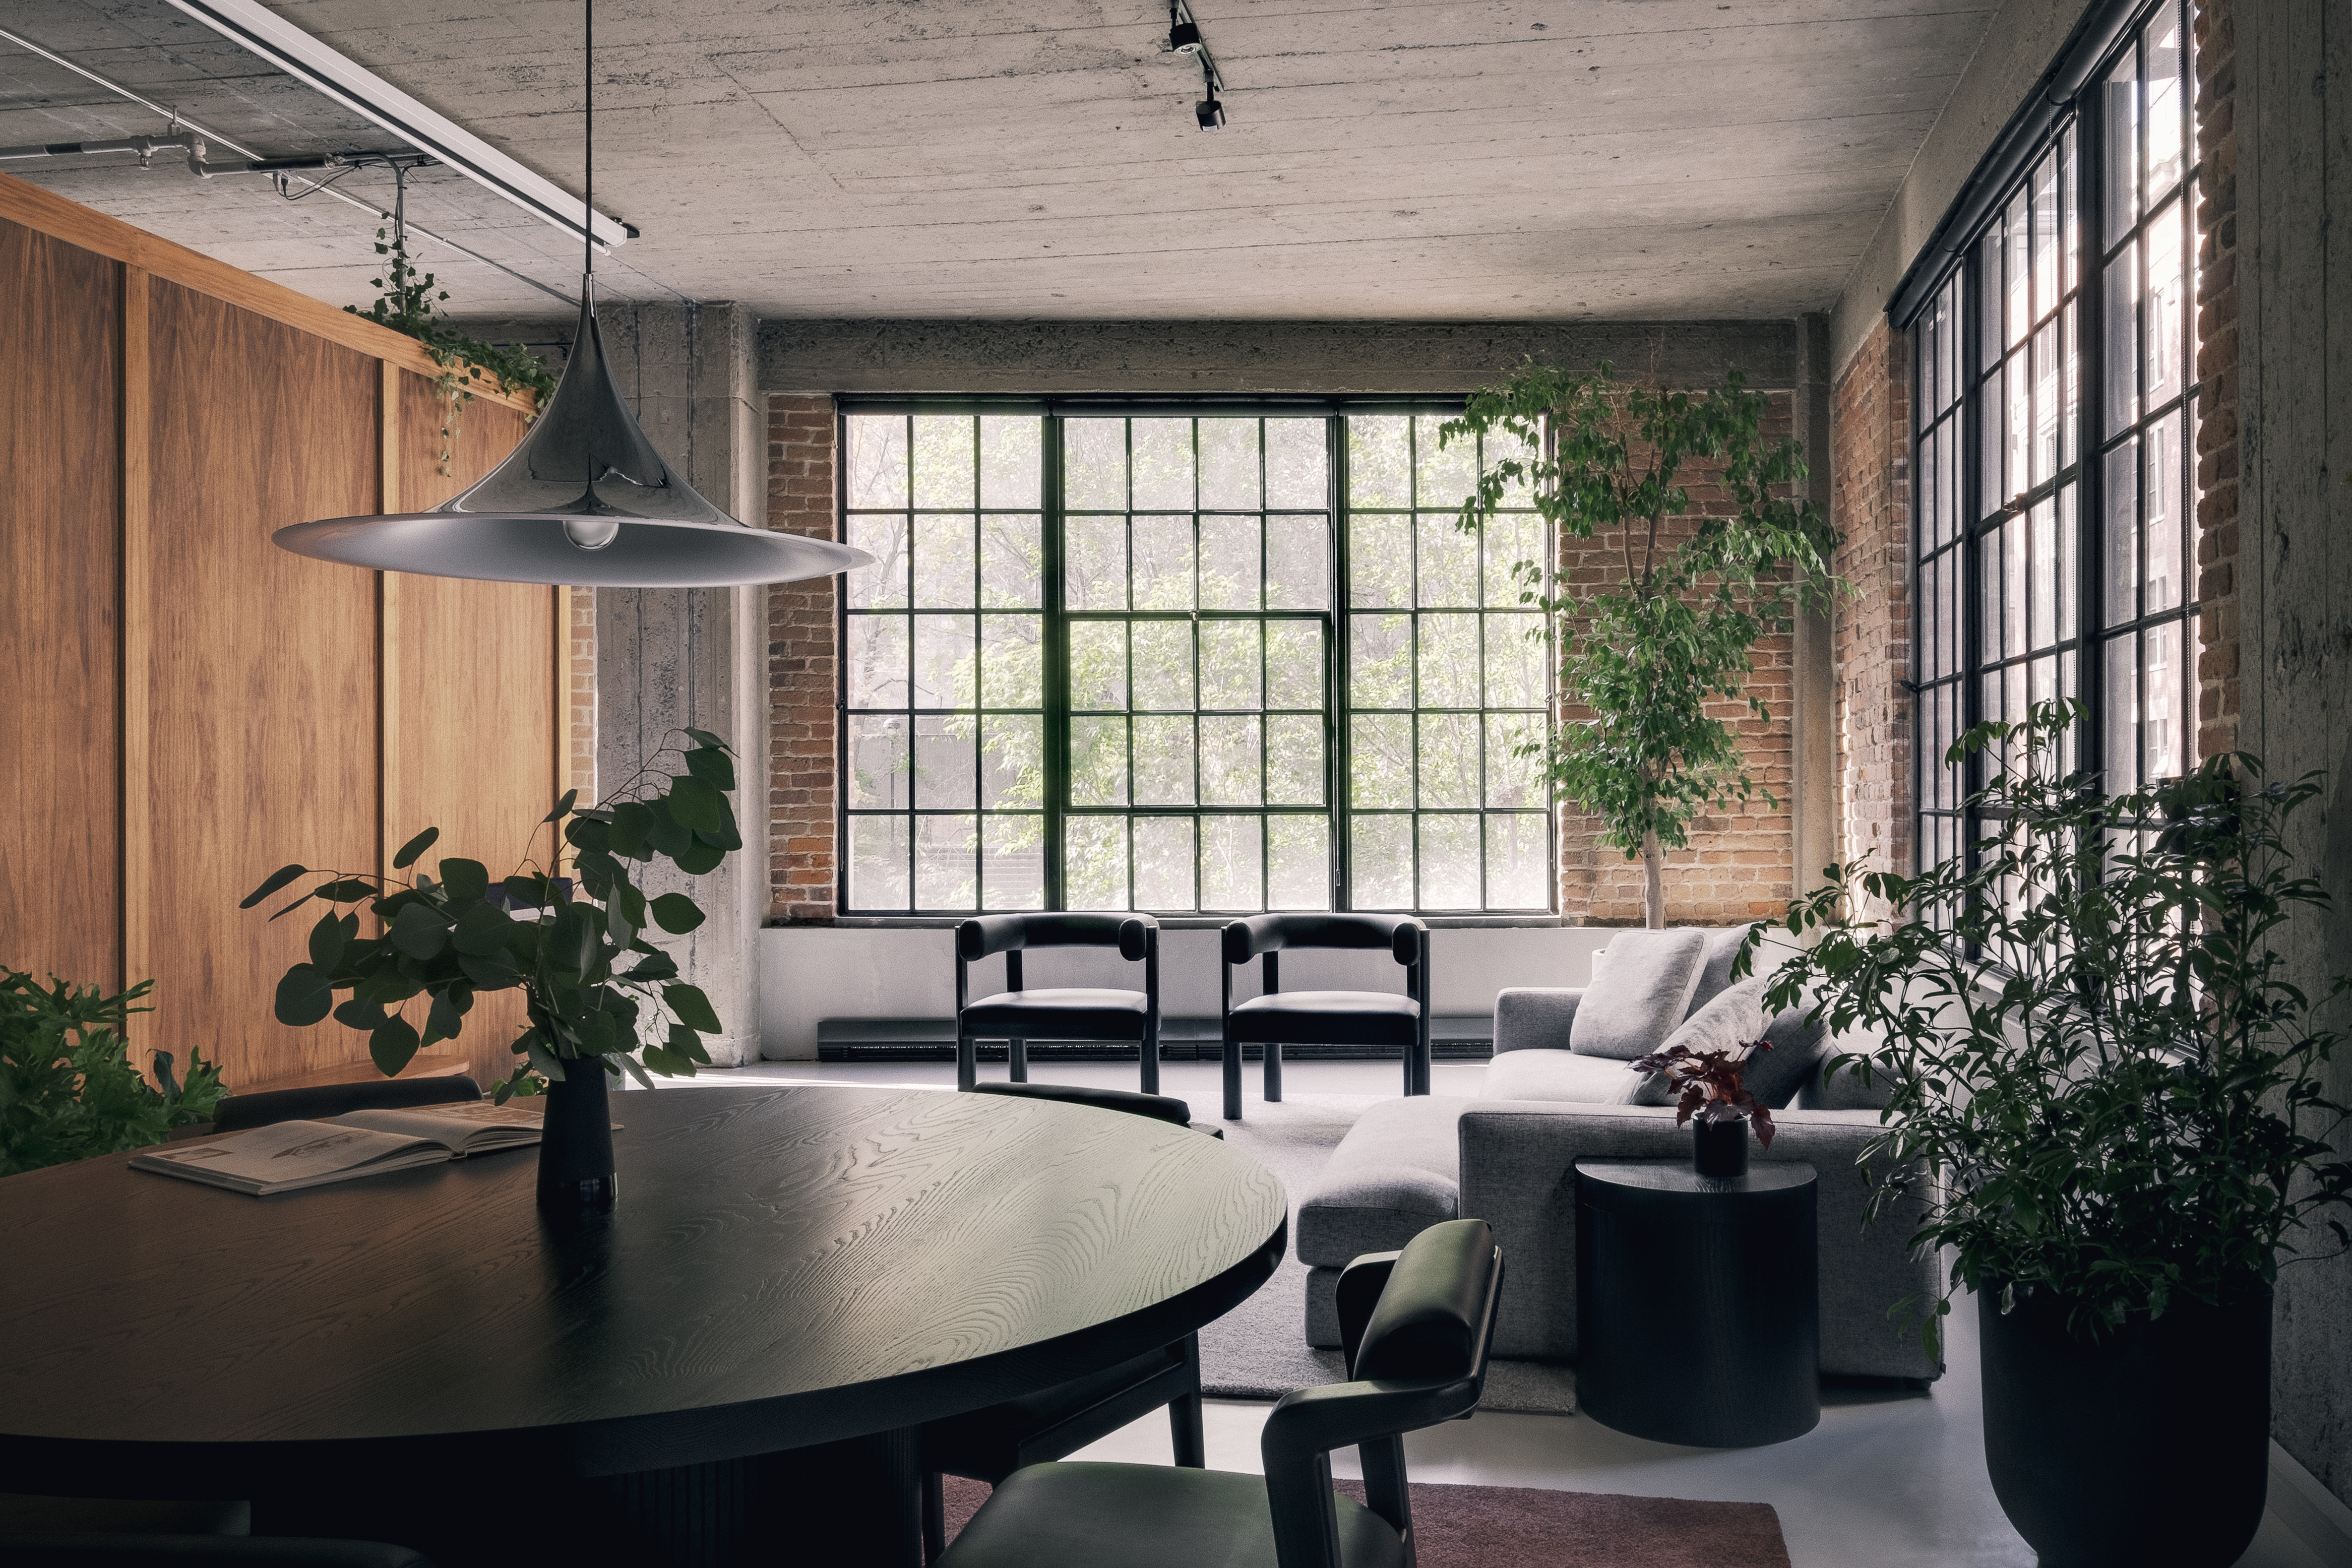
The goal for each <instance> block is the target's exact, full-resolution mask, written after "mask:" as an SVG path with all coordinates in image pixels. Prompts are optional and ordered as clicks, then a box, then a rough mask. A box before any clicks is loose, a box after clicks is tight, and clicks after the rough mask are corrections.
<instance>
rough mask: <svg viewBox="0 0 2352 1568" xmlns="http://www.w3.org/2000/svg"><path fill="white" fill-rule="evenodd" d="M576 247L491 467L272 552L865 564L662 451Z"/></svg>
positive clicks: (283, 532) (663, 577)
mask: <svg viewBox="0 0 2352 1568" xmlns="http://www.w3.org/2000/svg"><path fill="white" fill-rule="evenodd" d="M584 8H585V9H586V10H587V11H588V13H589V16H588V25H587V33H586V41H585V45H584V49H583V52H584V54H585V57H586V59H587V60H588V62H589V64H590V70H589V71H588V72H587V73H586V74H587V75H588V77H589V81H588V83H587V84H586V86H587V92H588V95H589V98H588V107H587V120H586V132H585V134H586V140H587V143H588V160H587V163H588V175H587V182H586V183H587V193H586V196H585V198H584V201H583V208H584V209H585V210H587V211H592V212H593V204H594V201H595V195H596V169H595V104H594V90H595V89H594V86H593V61H594V58H595V17H594V0H584ZM586 226H587V223H586V220H585V219H584V218H583V228H585V227H586ZM586 250H587V260H586V263H585V265H584V267H583V272H582V277H581V298H580V327H579V331H578V333H577V334H576V335H575V336H574V338H573V339H572V359H571V361H570V362H569V363H568V364H566V365H565V366H564V369H563V377H562V380H561V381H560V382H557V383H556V388H555V395H554V396H552V397H551V398H550V399H549V400H548V402H547V406H546V408H545V409H543V410H542V411H541V413H540V416H539V419H538V421H537V423H534V424H533V425H532V426H531V428H530V434H528V435H526V436H524V437H523V441H522V444H521V445H520V446H518V447H516V448H515V450H514V452H513V454H512V455H510V456H509V457H508V458H507V460H506V461H505V462H503V463H501V464H499V465H498V467H497V468H496V469H494V470H492V471H491V473H490V474H489V475H488V477H486V478H484V479H482V480H481V481H480V482H478V484H476V485H475V486H473V487H472V488H471V489H468V490H467V491H466V492H465V493H464V494H463V495H460V496H457V497H455V498H453V499H451V500H448V501H445V502H443V503H442V504H441V505H440V506H438V507H434V508H433V509H432V510H431V511H429V512H404V513H396V514H394V515H391V516H385V517H326V518H321V519H320V520H319V521H317V522H310V523H296V524H294V525H293V526H292V527H290V528H280V529H278V531H277V533H276V534H274V535H273V536H271V537H272V538H273V539H274V540H275V541H276V542H277V544H278V547H279V548H280V549H289V550H292V551H293V552H294V553H295V554H297V555H306V556H310V557H313V558H315V559H320V560H332V561H341V562H343V563H344V564H346V565H349V566H363V567H370V568H373V569H374V570H381V571H407V572H415V573H418V574H420V575H422V576H426V577H467V578H479V579H485V580H490V581H494V582H545V583H568V584H574V585H578V586H583V587H600V588H728V587H733V586H735V585H737V584H741V583H754V582H789V581H792V580H795V579H799V578H810V577H827V576H830V575H832V574H833V573H835V572H837V571H845V570H851V569H853V568H856V567H861V566H869V565H871V564H873V559H874V558H873V557H871V556H869V555H867V554H866V552H865V551H863V550H856V549H849V548H848V547H846V546H845V545H837V544H833V543H830V542H828V541H826V540H824V539H812V538H802V537H801V536H799V535H797V534H778V533H770V532H769V531H768V530H766V529H765V528H752V527H751V526H750V525H749V524H746V523H740V522H738V521H736V520H735V519H734V518H733V517H729V516H728V515H727V514H726V513H724V512H722V511H720V510H719V508H718V507H714V506H712V505H711V504H710V503H709V501H707V500H705V499H704V498H703V497H701V496H700V495H699V494H698V493H697V492H696V490H695V488H694V486H691V485H689V484H688V483H687V482H686V479H685V477H684V476H681V475H680V474H679V473H678V472H677V470H676V469H674V468H672V467H671V466H670V465H668V464H667V463H666V462H664V461H663V460H662V455H661V454H660V453H658V452H656V451H655V450H654V444H653V443H652V442H650V441H648V440H646V434H645V432H644V431H643V430H641V429H639V428H638V425H637V422H636V419H635V416H633V415H632V414H631V413H629V408H628V404H627V403H625V402H623V401H622V399H621V389H620V388H619V387H618V386H616V385H615V384H614V381H613V372H612V369H611V367H610V366H609V365H608V364H607V363H606V362H605V359H604V339H603V337H602V336H601V335H600V334H599V333H598V331H597V329H596V303H595V272H596V249H595V241H594V240H593V237H592V238H590V239H589V240H588V242H587V246H586Z"/></svg>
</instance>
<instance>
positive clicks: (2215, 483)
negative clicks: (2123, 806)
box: [2195, 0, 2239, 757]
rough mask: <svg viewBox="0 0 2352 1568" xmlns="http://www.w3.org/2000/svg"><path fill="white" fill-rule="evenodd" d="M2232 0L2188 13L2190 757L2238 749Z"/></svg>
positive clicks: (2216, 0)
mask: <svg viewBox="0 0 2352 1568" xmlns="http://www.w3.org/2000/svg"><path fill="white" fill-rule="evenodd" d="M2236 12H2237V0H2205V3H2204V4H2203V5H2200V6H2199V7H2198V8H2197V20H2196V24H2195V26H2196V38H2197V49H2196V54H2197V145H2198V150H2199V154H2198V155H2199V172H2198V179H2197V232H2198V235H2199V243H2198V249H2197V268H2198V271H2197V379H2198V382H2200V389H2199V392H2198V395H2197V420H2198V425H2197V600H2198V603H2199V605H2200V611H2199V614H2198V623H2197V628H2198V642H2199V652H2198V657H2197V681H2198V687H2199V691H2198V698H2197V719H2198V723H2197V754H2198V755H2199V756H2200V757H2212V756H2216V755H2218V754H2220V753H2221V752H2225V751H2234V750H2236V749H2237V746H2238V711H2239V709H2238V131H2237V123H2236V118H2235V115H2234V113H2233V110H2234V108H2235V104H2236V96H2237V66H2238V59H2237V28H2236V25H2235V17H2236Z"/></svg>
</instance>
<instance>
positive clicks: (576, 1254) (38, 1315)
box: [0, 1085, 1287, 1497]
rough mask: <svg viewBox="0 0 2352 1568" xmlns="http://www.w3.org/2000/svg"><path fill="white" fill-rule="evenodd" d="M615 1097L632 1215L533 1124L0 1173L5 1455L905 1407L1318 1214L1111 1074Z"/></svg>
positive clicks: (1141, 1337)
mask: <svg viewBox="0 0 2352 1568" xmlns="http://www.w3.org/2000/svg"><path fill="white" fill-rule="evenodd" d="M613 1103H614V1119H615V1120H616V1121H618V1122H620V1123H621V1124H623V1130H621V1131H619V1132H616V1133H615V1134H614V1137H613V1142H614V1155H615V1161H616V1164H617V1166H618V1170H619V1175H620V1184H621V1201H620V1206H619V1207H618V1208H617V1209H616V1210H615V1211H614V1213H613V1214H612V1215H610V1216H609V1217H606V1218H604V1219H602V1220H594V1219H592V1220H585V1221H577V1222H570V1223H566V1224H556V1223H554V1222H551V1221H550V1220H548V1219H546V1218H542V1217H541V1214H540V1212H539V1210H538V1208H537V1207H536V1205H535V1201H534V1195H533V1180H534V1176H535V1162H534V1156H533V1155H530V1154H528V1153H506V1154H499V1155H485V1156H479V1157H477V1158H476V1159H473V1160H470V1161H462V1162H457V1163H453V1164H451V1165H447V1166H435V1167H430V1168H427V1169H425V1170H419V1171H410V1172H404V1173H398V1174H394V1175H390V1176H376V1177H370V1178H365V1179H362V1180H360V1181H354V1182H349V1183H345V1184H342V1185H339V1186H328V1187H320V1188H314V1189H311V1190H309V1191H304V1192H297V1193H289V1194H284V1195H281V1196H279V1197H268V1198H253V1197H245V1196H243V1195H241V1194H237V1193H233V1192H227V1191H223V1190H220V1189H217V1188H213V1187H208V1186H200V1185H198V1184H196V1183H193V1182H184V1181H177V1180H173V1179H172V1178H170V1177H166V1176H151V1175H146V1174H143V1173H140V1172H135V1171H131V1170H129V1169H128V1168H126V1165H125V1162H126V1161H127V1159H128V1158H129V1156H128V1155H110V1156H106V1157H103V1158H100V1159H95V1160H89V1161H85V1162H82V1163H81V1164H79V1165H74V1166H60V1167H57V1168H54V1169H50V1170H45V1171H36V1172H32V1173H29V1174H27V1175H24V1176H14V1177H10V1178H8V1179H7V1180H5V1182H0V1260H5V1262H0V1343H5V1344H6V1345H7V1346H8V1347H9V1350H8V1353H7V1354H6V1355H5V1357H0V1466H5V1468H6V1469H7V1472H8V1473H9V1475H10V1477H11V1486H12V1489H13V1490H37V1491H39V1490H49V1491H82V1492H89V1491H93V1490H98V1491H106V1492H111V1493H113V1494H115V1495H125V1496H148V1497H155V1496H165V1495H174V1494H177V1495H193V1496H206V1495H224V1494H223V1493H222V1491H221V1490H220V1489H221V1488H222V1486H223V1485H224V1484H225V1483H226V1482H228V1481H231V1480H233V1479H238V1478H245V1479H247V1480H248V1481H249V1479H250V1478H251V1477H252V1476H253V1475H255V1474H256V1473H259V1472H257V1469H256V1467H267V1468H268V1469H267V1473H270V1474H273V1475H277V1476H280V1477H283V1478H286V1479H288V1481H289V1484H292V1482H293V1481H294V1480H295V1479H297V1478H299V1477H303V1476H314V1477H317V1478H320V1479H327V1478H331V1477H333V1476H337V1475H340V1476H342V1477H345V1478H349V1477H350V1476H351V1475H352V1473H353V1472H352V1469H351V1468H350V1467H351V1466H352V1465H354V1464H359V1465H373V1464H376V1463H396V1464H403V1465H405V1464H410V1463H414V1462H415V1460H417V1459H420V1458H432V1459H433V1460H434V1461H435V1462H436V1464H437V1463H449V1462H467V1461H470V1460H475V1459H481V1460H499V1459H503V1460H505V1461H508V1462H512V1461H515V1460H517V1459H522V1458H528V1460H529V1461H530V1462H531V1463H535V1464H539V1465H543V1466H547V1467H549V1468H550V1469H551V1470H552V1471H554V1472H557V1473H564V1474H572V1475H580V1476H595V1475H609V1474H615V1473H620V1472H625V1471H633V1470H645V1469H656V1468H661V1467H667V1466H672V1465H683V1464H697V1463H704V1462H708V1461H711V1460H715V1459H722V1458H737V1457H740V1456H743V1455H748V1454H754V1453H764V1452H771V1451H774V1450H776V1449H780V1448H797V1447H803V1446H806V1445H809V1444H814V1443H820V1442H830V1441H835V1440H837V1439H840V1438H843V1437H856V1436H862V1435H865V1434H869V1433H874V1432H880V1431H887V1430H891V1429H895V1428H898V1427H908V1426H912V1425H915V1424H917V1423H919V1422H922V1421H926V1420H929V1419H933V1418H935V1417H937V1416H944V1415H949V1414H952V1413H955V1412H957V1411H961V1410H967V1409H972V1408H976V1407H978V1406H982V1405H987V1404H992V1403H995V1402H997V1401H999V1400H1002V1399H1004V1398H1009V1397H1012V1396H1016V1395H1019V1394H1022V1393H1026V1392H1030V1391H1033V1390H1034V1389H1036V1388H1040V1387H1044V1386H1046V1385H1050V1384H1052V1383H1055V1382H1058V1381H1060V1380H1062V1379H1065V1378H1068V1377H1071V1376H1075V1375H1080V1374H1083V1373H1086V1372H1089V1371H1093V1370H1096V1369H1097V1368H1100V1367H1104V1366H1108V1365H1111V1364H1115V1363H1116V1362H1118V1361H1120V1360H1123V1359H1125V1358H1127V1357H1129V1356H1131V1355H1136V1354H1141V1353H1142V1352H1143V1351H1145V1350H1148V1349H1150V1348H1151V1347H1152V1346H1154V1345H1158V1344H1163V1343H1169V1342H1170V1341H1172V1340H1175V1339H1178V1338H1181V1337H1182V1335H1184V1334H1185V1333H1190V1332H1192V1330H1193V1329H1195V1328H1197V1327H1199V1326H1200V1325H1201V1324H1202V1323H1204V1322H1209V1321H1211V1320H1212V1319H1213V1318H1215V1317H1217V1316H1219V1315H1220V1314H1222V1313H1223V1312H1226V1311H1228V1310H1230V1309H1231V1308H1232V1307H1233V1306H1234V1305H1235V1304H1236V1303H1238V1302H1239V1301H1242V1300H1243V1299H1244V1298H1245V1297H1246V1296H1248V1295H1249V1294H1250V1293H1251V1292H1252V1291H1255V1289H1256V1288H1257V1287H1258V1286H1259V1285H1260V1284H1262V1283H1263V1282H1264V1281H1265V1280H1266V1279H1267V1278H1268V1277H1269V1276H1270V1275H1271V1274H1272V1272H1273V1270H1274V1269H1275V1267H1276V1264H1277V1263H1278V1262H1279V1260H1280V1259H1281V1257H1282V1253H1283V1250H1284V1248H1285V1246H1286V1241H1287V1236H1286V1197H1285V1195H1284V1193H1283V1190H1282V1186H1281V1184H1280V1183H1279V1182H1278V1181H1276V1178H1275V1177H1274V1176H1273V1175H1272V1174H1271V1173H1270V1172H1268V1171H1267V1170H1266V1169H1265V1166H1261V1165H1259V1164H1258V1163H1257V1162H1256V1161H1255V1160H1254V1159H1252V1158H1250V1157H1249V1156H1248V1155H1244V1154H1243V1153H1242V1152H1241V1151H1239V1150H1238V1149H1235V1148H1234V1147H1233V1146H1231V1145H1227V1144H1224V1143H1222V1142H1220V1141H1218V1140H1216V1139H1213V1138H1206V1137H1202V1136H1201V1135H1200V1134H1197V1133H1193V1132H1192V1131H1190V1130H1188V1129H1184V1128H1179V1127H1173V1126H1167V1125H1163V1124H1155V1123H1151V1122H1149V1121H1145V1120H1143V1119H1140V1118H1137V1117H1132V1116H1124V1115H1118V1114H1116V1113H1109V1112H1103V1111H1097V1110H1094V1109H1091V1108H1088V1107H1084V1106H1071V1105H1060V1104H1053V1103H1033V1102H1024V1101H1019V1100H1013V1099H1005V1098H999V1097H996V1096H984V1095H973V1094H953V1093H941V1092H929V1091H921V1090H891V1089H874V1088H863V1087H850V1086H833V1085H824V1086H772V1087H766V1088H758V1089H751V1088H727V1089H718V1088H709V1089H704V1088H680V1089H674V1090H664V1091H661V1092H654V1093H646V1092H635V1093H628V1094H620V1095H615V1096H614V1101H613ZM226 1495H245V1494H244V1493H241V1492H236V1491H231V1492H229V1493H227V1494H226Z"/></svg>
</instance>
